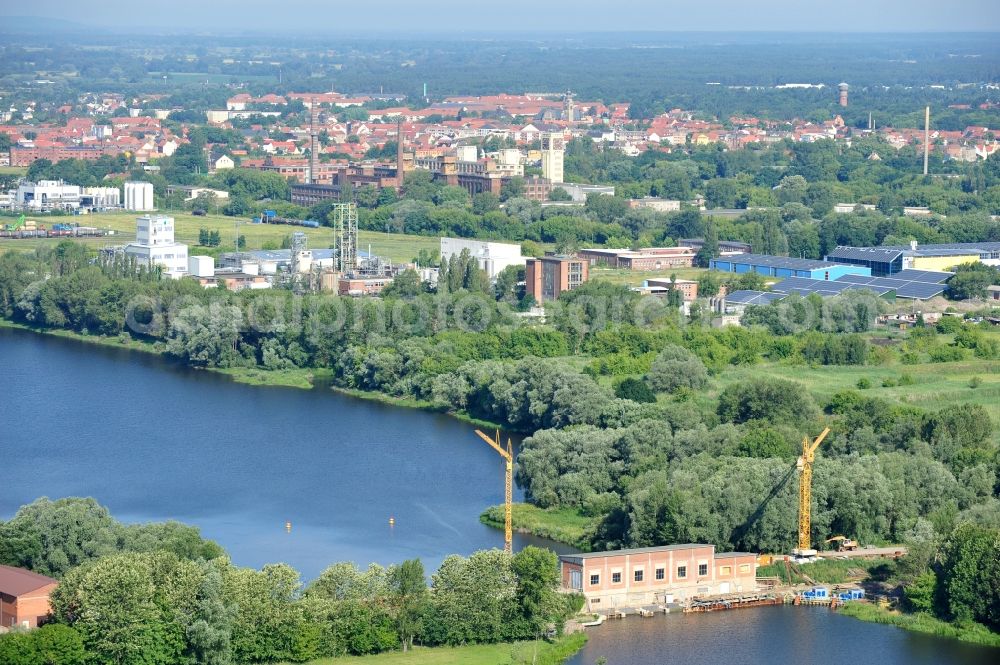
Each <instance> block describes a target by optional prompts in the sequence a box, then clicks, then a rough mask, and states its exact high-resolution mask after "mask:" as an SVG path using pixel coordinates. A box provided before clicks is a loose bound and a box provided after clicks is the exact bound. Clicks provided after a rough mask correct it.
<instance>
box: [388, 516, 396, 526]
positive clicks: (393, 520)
mask: <svg viewBox="0 0 1000 665" xmlns="http://www.w3.org/2000/svg"><path fill="white" fill-rule="evenodd" d="M389 526H396V518H395V517H389Z"/></svg>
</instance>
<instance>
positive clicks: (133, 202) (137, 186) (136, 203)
mask: <svg viewBox="0 0 1000 665" xmlns="http://www.w3.org/2000/svg"><path fill="white" fill-rule="evenodd" d="M125 209H126V210H135V211H138V212H148V211H150V210H155V209H156V205H155V204H154V202H153V183H151V182H126V183H125Z"/></svg>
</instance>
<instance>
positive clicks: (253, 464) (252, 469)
mask: <svg viewBox="0 0 1000 665" xmlns="http://www.w3.org/2000/svg"><path fill="white" fill-rule="evenodd" d="M0 468H2V471H3V476H2V477H3V482H0V519H9V518H10V517H11V516H12V515H13V514H14V513H15V512H16V510H17V508H18V507H19V506H21V505H22V504H25V503H29V502H31V501H33V500H34V499H35V498H37V497H40V496H49V497H53V498H56V497H64V496H92V497H94V498H96V499H97V500H98V501H99V502H101V503H102V504H104V505H106V506H108V508H109V509H110V510H111V511H112V514H113V515H114V516H115V517H117V518H118V519H121V520H124V521H128V522H139V521H149V520H166V519H176V520H180V521H182V522H185V523H188V524H193V525H195V526H198V527H200V528H201V530H202V533H203V534H204V535H205V536H206V537H208V538H211V539H213V540H216V541H218V542H219V543H220V544H221V545H222V546H223V547H225V548H226V550H227V551H228V552H229V553H230V555H231V556H232V558H233V561H234V562H235V563H236V564H238V565H244V566H254V567H259V566H261V565H263V564H265V563H271V562H277V561H283V562H286V563H289V564H291V565H292V566H294V567H295V568H297V569H298V570H299V571H301V572H302V575H303V578H304V579H306V580H308V579H311V578H314V577H315V576H316V575H318V574H319V572H320V571H321V570H322V569H323V568H324V567H326V566H327V565H329V564H330V563H332V562H335V561H354V562H356V563H358V564H360V565H362V566H364V565H366V564H367V563H368V562H370V561H375V562H379V563H382V564H389V563H395V562H399V561H402V560H404V559H407V558H412V557H420V558H421V559H422V560H423V561H424V565H425V566H426V567H427V570H428V571H433V570H434V569H435V568H436V567H437V565H438V564H439V563H440V562H441V560H442V558H443V557H444V556H446V555H448V554H451V553H456V554H470V553H472V552H474V551H476V550H478V549H483V548H490V547H501V546H502V545H503V534H502V533H501V532H499V531H497V530H495V529H491V528H488V527H485V526H483V525H482V524H480V523H479V520H478V516H479V513H480V512H481V511H482V510H483V509H484V508H485V507H486V506H488V505H491V504H496V503H500V502H501V501H502V500H503V465H502V463H501V460H500V458H499V457H498V456H497V455H496V453H495V452H493V450H492V449H490V448H489V447H488V446H487V445H486V444H485V443H483V442H482V441H480V440H479V439H478V438H477V437H476V436H475V435H474V434H473V428H472V427H471V426H469V425H466V424H463V423H461V422H459V421H457V420H455V419H453V418H449V417H447V416H443V415H437V414H430V413H425V412H422V411H416V410H412V409H402V408H398V407H393V406H388V405H384V404H380V403H377V402H372V401H366V400H360V399H356V398H352V397H346V396H343V395H339V394H336V393H332V392H331V391H329V390H319V389H317V390H296V389H291V388H261V387H252V386H245V385H239V384H235V383H233V382H232V381H230V380H229V379H228V378H227V377H224V376H221V375H218V374H213V373H210V372H203V371H196V370H191V369H188V368H185V367H182V366H179V365H177V364H176V363H171V362H169V361H166V360H164V359H162V358H159V357H156V356H152V355H146V354H140V353H135V352H130V351H127V350H124V349H114V348H109V347H98V346H87V345H83V344H81V343H79V342H76V341H73V340H64V339H58V338H53V337H46V336H42V335H36V334H33V333H28V332H23V331H16V330H9V329H0ZM521 495H522V493H521V492H520V490H517V491H516V496H518V497H520V496H521ZM390 517H393V518H394V519H395V525H394V526H390V525H389V518H390ZM286 522H291V525H292V528H291V530H290V531H286V528H285V523H286ZM526 544H537V545H542V546H549V547H552V548H553V549H556V550H557V551H568V548H566V547H564V546H559V545H557V544H555V543H551V542H548V541H544V540H541V539H535V538H531V537H527V536H521V535H515V548H519V547H523V546H524V545H526ZM589 635H590V641H589V642H588V644H587V646H586V647H585V648H584V650H583V651H582V652H581V653H580V654H578V655H577V656H576V657H575V658H574V659H573V660H571V661H570V663H571V664H572V665H592V664H593V663H595V662H596V661H597V659H599V658H601V657H606V658H607V662H608V665H645V664H646V663H683V664H684V665H697V664H699V663H734V664H736V663H762V664H763V663H788V662H798V663H831V664H833V663H836V664H837V665H841V664H843V663H850V664H851V665H859V664H865V663H872V664H875V663H878V664H879V665H895V664H897V663H898V664H900V665H902V664H904V663H928V664H929V663H961V664H969V665H985V664H986V663H994V662H996V661H997V653H998V651H997V650H990V649H978V648H974V647H968V646H965V645H963V644H961V643H958V642H955V641H951V640H943V639H939V638H931V637H925V636H921V635H917V634H913V633H908V632H905V631H902V630H899V629H896V628H892V627H888V626H880V625H874V624H866V623H862V622H860V621H856V620H854V619H850V618H847V617H842V616H839V615H836V614H834V613H831V612H829V611H828V610H820V609H816V608H799V607H796V608H791V607H789V608H757V609H753V610H743V611H734V612H717V613H710V614H698V615H670V616H665V617H664V616H658V617H654V618H650V619H641V618H635V617H633V618H629V619H627V620H626V621H624V622H614V623H609V624H606V625H604V626H601V627H598V628H595V629H590V632H589Z"/></svg>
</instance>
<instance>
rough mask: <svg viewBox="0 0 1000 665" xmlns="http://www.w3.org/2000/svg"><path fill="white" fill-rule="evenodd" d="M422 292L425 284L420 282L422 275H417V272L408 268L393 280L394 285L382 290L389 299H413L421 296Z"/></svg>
mask: <svg viewBox="0 0 1000 665" xmlns="http://www.w3.org/2000/svg"><path fill="white" fill-rule="evenodd" d="M421 291H423V284H422V283H421V281H420V275H419V274H417V271H416V270H413V269H412V268H407V269H406V270H404V271H403V272H401V273H399V274H398V275H396V276H395V277H394V278H393V280H392V283H391V284H389V285H388V286H387V287H385V288H384V289H383V290H382V295H383V296H384V297H387V298H388V297H392V296H397V297H403V298H411V297H413V296H416V295H418V294H420V293H421Z"/></svg>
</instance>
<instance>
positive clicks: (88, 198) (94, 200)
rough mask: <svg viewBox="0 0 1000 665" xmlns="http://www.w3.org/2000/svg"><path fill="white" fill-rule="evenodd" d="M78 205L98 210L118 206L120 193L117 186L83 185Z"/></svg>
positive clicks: (120, 201)
mask: <svg viewBox="0 0 1000 665" xmlns="http://www.w3.org/2000/svg"><path fill="white" fill-rule="evenodd" d="M80 205H81V206H83V207H85V208H95V209H98V210H104V209H107V208H120V207H121V205H122V193H121V190H120V189H118V188H117V187H84V188H83V193H82V194H81V195H80Z"/></svg>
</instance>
